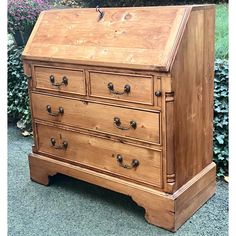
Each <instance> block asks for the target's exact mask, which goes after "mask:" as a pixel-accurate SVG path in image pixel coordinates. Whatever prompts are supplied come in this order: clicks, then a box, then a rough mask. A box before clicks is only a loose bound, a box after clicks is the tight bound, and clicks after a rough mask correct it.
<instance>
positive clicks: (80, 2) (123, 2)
mask: <svg viewBox="0 0 236 236" xmlns="http://www.w3.org/2000/svg"><path fill="white" fill-rule="evenodd" d="M59 3H60V4H62V5H67V6H71V7H76V6H80V7H96V6H97V5H98V4H99V6H100V7H134V6H136V7H138V6H162V5H164V6H165V5H183V4H205V3H215V4H217V3H228V0H167V1H166V0H119V1H112V0H101V1H96V0H90V1H85V0H61V1H59Z"/></svg>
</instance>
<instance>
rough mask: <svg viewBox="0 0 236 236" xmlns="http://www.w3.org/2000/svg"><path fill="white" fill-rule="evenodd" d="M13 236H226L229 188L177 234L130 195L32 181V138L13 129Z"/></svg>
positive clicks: (63, 180)
mask: <svg viewBox="0 0 236 236" xmlns="http://www.w3.org/2000/svg"><path fill="white" fill-rule="evenodd" d="M8 138H9V141H8V235H9V236H34V235H37V236H48V235H53V236H54V235H55V236H58V235H63V236H64V235H65V236H67V235H68V236H77V235H78V236H79V235H81V236H87V235H89V236H105V235H119V236H134V235H138V236H143V235H145V236H149V235H150V236H152V235H175V236H179V235H181V236H195V235H197V236H199V235H206V236H218V235H219V236H226V235H228V185H227V184H226V183H225V182H222V181H220V182H218V183H217V193H216V194H215V195H214V197H212V198H211V199H210V200H209V201H208V202H207V203H206V204H205V205H204V206H203V207H202V208H201V209H200V210H198V212H197V213H196V214H195V215H194V216H193V217H192V218H191V219H189V220H188V221H187V222H186V223H185V224H184V225H183V226H182V227H181V228H180V229H179V230H178V231H177V233H175V234H173V233H170V232H168V231H165V230H163V229H160V228H158V227H155V226H153V225H150V224H148V223H147V222H146V221H145V220H144V210H143V209H142V208H141V207H138V206H137V205H136V204H135V203H134V202H133V201H132V200H131V199H130V198H129V197H127V196H124V195H122V194H119V193H115V192H112V191H110V190H107V189H103V188H100V187H97V186H94V185H91V184H88V183H85V182H83V181H79V180H75V179H72V178H69V177H66V176H62V175H59V176H55V177H54V178H53V183H52V185H51V186H50V187H45V186H42V185H39V184H37V183H34V182H31V181H30V178H29V169H28V162H27V155H28V153H29V152H30V151H31V145H32V143H33V140H32V138H31V137H27V138H25V137H23V136H21V134H20V132H19V130H18V129H17V128H15V127H14V126H12V125H9V129H8Z"/></svg>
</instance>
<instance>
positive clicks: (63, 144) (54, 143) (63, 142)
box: [51, 138, 68, 150]
mask: <svg viewBox="0 0 236 236" xmlns="http://www.w3.org/2000/svg"><path fill="white" fill-rule="evenodd" d="M51 144H52V147H54V148H55V149H65V150H66V149H67V147H68V142H67V141H65V140H64V141H62V143H61V144H59V145H56V139H55V138H51Z"/></svg>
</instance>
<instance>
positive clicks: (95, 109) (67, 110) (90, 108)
mask: <svg viewBox="0 0 236 236" xmlns="http://www.w3.org/2000/svg"><path fill="white" fill-rule="evenodd" d="M31 100H32V111H33V116H34V118H36V119H41V120H46V121H54V122H59V123H61V124H65V125H70V126H75V127H79V128H85V129H89V130H93V131H99V132H104V133H110V134H114V135H119V136H123V137H128V138H133V139H140V140H143V141H147V142H151V143H156V144H159V143H160V113H159V112H147V111H141V110H138V109H130V108H123V107H117V106H111V105H104V104H97V103H93V102H84V101H79V100H75V99H69V98H62V97H58V96H47V95H43V94H37V93H32V94H31Z"/></svg>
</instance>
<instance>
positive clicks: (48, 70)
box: [34, 66, 86, 95]
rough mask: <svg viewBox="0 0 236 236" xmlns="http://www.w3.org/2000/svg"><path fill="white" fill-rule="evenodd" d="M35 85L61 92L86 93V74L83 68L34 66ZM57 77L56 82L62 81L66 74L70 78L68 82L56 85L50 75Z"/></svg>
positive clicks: (38, 87) (39, 87)
mask: <svg viewBox="0 0 236 236" xmlns="http://www.w3.org/2000/svg"><path fill="white" fill-rule="evenodd" d="M34 73H35V74H34V75H35V87H36V88H37V89H43V90H49V91H57V92H60V93H74V94H79V95H86V84H85V74H84V71H83V70H66V69H61V68H55V67H40V66H36V67H34ZM51 75H53V76H54V77H55V83H59V84H60V83H62V81H63V80H62V79H63V77H64V76H65V77H66V78H67V79H68V84H67V85H65V84H62V85H61V86H54V85H53V84H52V83H51V82H50V76H51Z"/></svg>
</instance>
